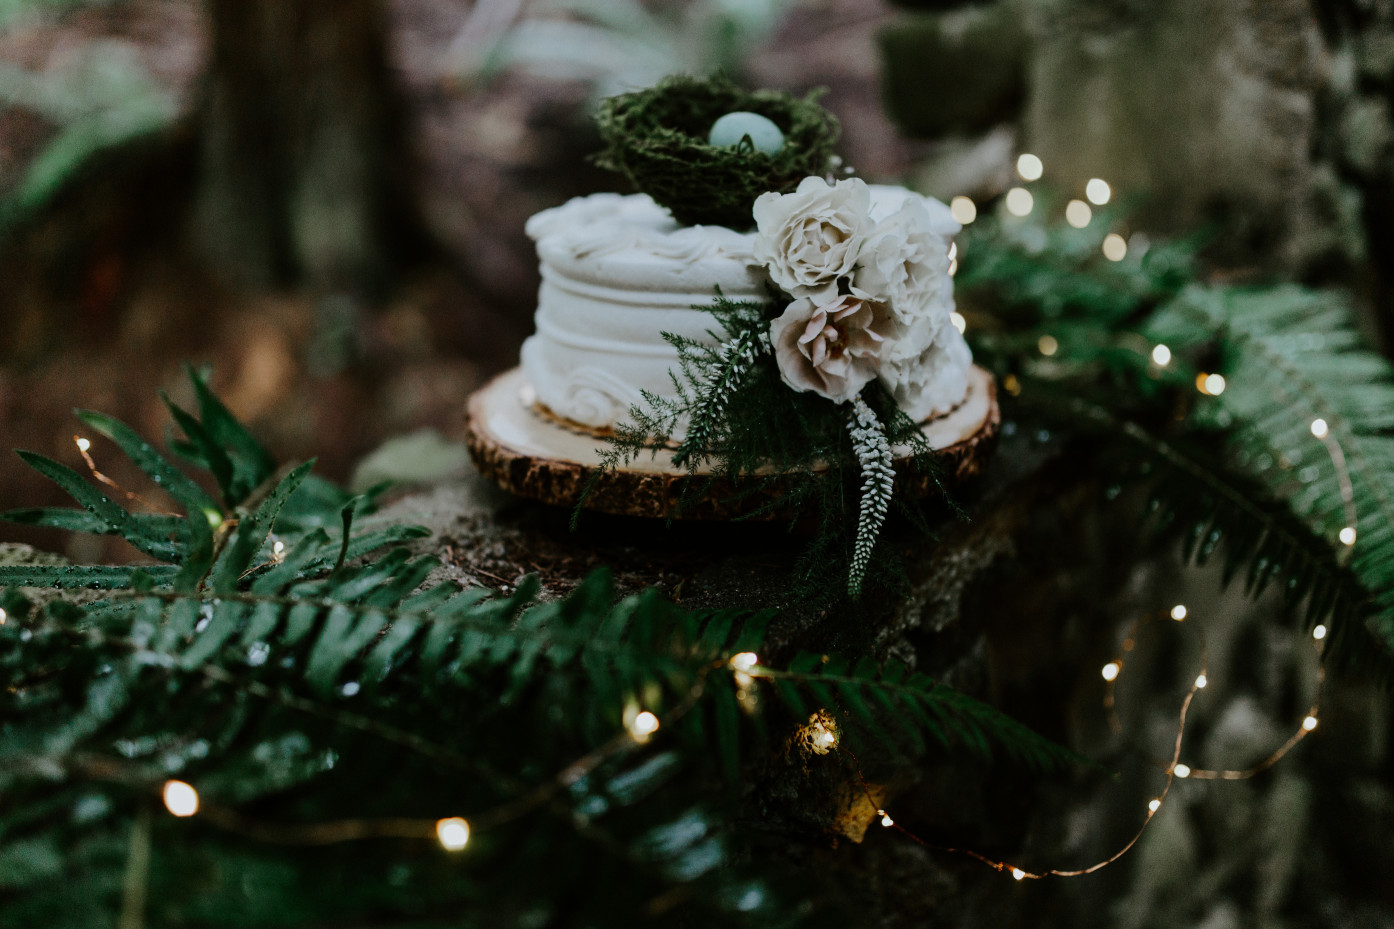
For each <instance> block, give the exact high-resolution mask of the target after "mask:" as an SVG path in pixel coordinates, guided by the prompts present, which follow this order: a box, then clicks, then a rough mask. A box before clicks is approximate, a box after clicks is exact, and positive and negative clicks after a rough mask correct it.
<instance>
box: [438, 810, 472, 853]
mask: <svg viewBox="0 0 1394 929" xmlns="http://www.w3.org/2000/svg"><path fill="white" fill-rule="evenodd" d="M436 839H437V840H438V841H439V842H440V844H441V848H444V849H445V850H446V851H448V852H458V851H459V850H460V849H462V848H464V847H465V846H466V845H467V844H469V840H470V824H469V823H467V822H465V820H463V819H461V818H460V817H458V816H451V817H450V818H449V819H442V820H438V821H437V822H436Z"/></svg>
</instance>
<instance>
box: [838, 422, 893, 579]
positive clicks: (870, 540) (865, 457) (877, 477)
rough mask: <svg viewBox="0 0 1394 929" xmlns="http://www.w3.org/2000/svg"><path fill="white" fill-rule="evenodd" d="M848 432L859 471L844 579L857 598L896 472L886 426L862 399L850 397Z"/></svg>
mask: <svg viewBox="0 0 1394 929" xmlns="http://www.w3.org/2000/svg"><path fill="white" fill-rule="evenodd" d="M847 431H848V432H849V433H850V434H851V436H852V448H853V450H854V451H855V452H856V454H857V464H859V465H860V466H861V469H862V490H861V500H860V502H859V504H858V507H859V512H858V514H857V541H856V545H855V547H854V548H853V550H852V569H851V571H850V572H849V573H848V577H847V592H848V593H850V594H851V595H852V596H853V597H858V596H860V595H861V592H862V579H863V578H864V577H865V576H866V569H867V565H868V564H870V563H871V550H872V549H873V548H875V547H876V539H877V537H878V536H880V534H881V525H882V524H883V523H884V522H885V521H886V512H887V511H888V510H889V509H890V506H891V493H892V492H893V491H894V490H895V469H894V468H893V467H892V466H891V461H892V459H891V443H890V441H889V440H888V439H887V438H886V427H885V426H883V425H882V424H881V421H880V420H879V419H877V418H876V414H875V413H873V412H872V410H871V407H869V406H867V405H866V401H865V400H863V399H862V398H861V397H854V398H852V409H851V416H849V417H848V419H847Z"/></svg>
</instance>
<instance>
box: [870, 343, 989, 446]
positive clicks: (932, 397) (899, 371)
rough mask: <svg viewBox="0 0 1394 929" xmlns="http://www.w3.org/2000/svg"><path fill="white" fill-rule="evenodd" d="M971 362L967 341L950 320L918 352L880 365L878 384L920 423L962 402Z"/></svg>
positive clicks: (970, 351)
mask: <svg viewBox="0 0 1394 929" xmlns="http://www.w3.org/2000/svg"><path fill="white" fill-rule="evenodd" d="M972 363H973V352H972V350H970V349H969V348H968V343H967V342H965V341H964V340H963V336H962V335H961V334H960V333H959V331H958V330H957V329H955V328H954V326H953V325H952V324H951V323H948V322H945V323H944V325H943V326H941V327H940V328H939V330H938V332H936V333H935V337H934V339H933V340H932V341H931V343H930V345H929V347H928V348H926V349H925V350H924V351H922V352H921V353H920V354H919V355H917V356H914V357H910V358H901V359H893V360H888V361H886V362H885V363H884V364H882V366H881V371H880V376H881V383H882V384H884V385H885V387H886V389H887V390H889V391H890V392H891V395H892V396H894V397H895V402H896V405H897V406H899V407H900V408H901V409H902V410H904V411H905V413H906V414H907V415H908V416H909V417H910V418H911V419H913V420H914V421H915V422H917V423H919V422H924V421H925V420H927V419H929V418H930V417H932V416H939V415H941V414H943V413H947V412H949V411H950V410H952V409H953V408H954V407H956V406H958V405H959V404H960V403H962V402H963V398H964V396H965V395H966V394H967V393H968V368H969V366H970V365H971V364H972Z"/></svg>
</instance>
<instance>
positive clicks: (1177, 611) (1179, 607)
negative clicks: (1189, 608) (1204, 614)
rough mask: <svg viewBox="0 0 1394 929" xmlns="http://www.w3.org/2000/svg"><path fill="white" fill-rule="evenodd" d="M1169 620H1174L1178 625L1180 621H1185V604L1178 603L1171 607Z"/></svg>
mask: <svg viewBox="0 0 1394 929" xmlns="http://www.w3.org/2000/svg"><path fill="white" fill-rule="evenodd" d="M1171 618H1172V619H1174V620H1176V621H1177V622H1178V623H1179V622H1181V620H1183V619H1185V618H1186V604H1184V603H1178V604H1176V606H1174V607H1172V608H1171Z"/></svg>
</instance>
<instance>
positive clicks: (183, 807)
mask: <svg viewBox="0 0 1394 929" xmlns="http://www.w3.org/2000/svg"><path fill="white" fill-rule="evenodd" d="M160 799H162V800H164V802H165V809H167V810H169V811H170V813H171V814H173V815H175V816H178V817H181V818H183V817H185V816H193V815H194V814H195V813H197V812H198V791H197V790H194V788H193V785H191V784H186V783H184V782H183V781H165V786H164V790H162V791H160Z"/></svg>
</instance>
